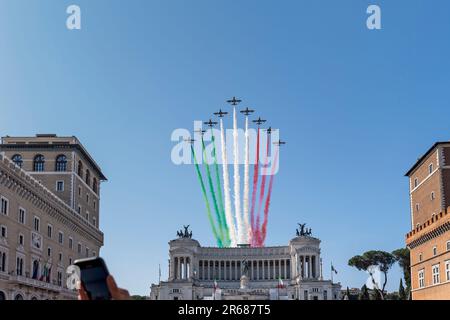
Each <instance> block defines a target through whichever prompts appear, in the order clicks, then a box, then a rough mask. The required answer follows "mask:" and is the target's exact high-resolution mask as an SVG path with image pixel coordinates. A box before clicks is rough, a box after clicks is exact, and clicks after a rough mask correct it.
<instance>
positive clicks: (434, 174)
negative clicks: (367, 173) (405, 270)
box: [406, 142, 450, 300]
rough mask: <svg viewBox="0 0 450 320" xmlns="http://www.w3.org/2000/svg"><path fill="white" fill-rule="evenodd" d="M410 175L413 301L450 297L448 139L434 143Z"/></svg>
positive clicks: (449, 156)
mask: <svg viewBox="0 0 450 320" xmlns="http://www.w3.org/2000/svg"><path fill="white" fill-rule="evenodd" d="M406 176H407V177H408V178H409V185H410V187H409V190H410V205H411V231H410V232H409V233H408V234H407V235H406V244H407V246H408V247H409V249H410V253H411V292H412V298H413V299H414V300H425V299H430V300H436V299H445V300H449V299H450V142H437V143H435V144H434V145H433V146H432V147H431V148H430V149H428V151H427V152H426V153H425V154H424V155H423V156H422V157H421V158H420V159H418V160H417V162H416V163H415V164H414V165H413V166H412V168H411V169H410V170H409V171H408V172H407V173H406Z"/></svg>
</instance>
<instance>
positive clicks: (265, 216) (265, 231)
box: [259, 146, 280, 246]
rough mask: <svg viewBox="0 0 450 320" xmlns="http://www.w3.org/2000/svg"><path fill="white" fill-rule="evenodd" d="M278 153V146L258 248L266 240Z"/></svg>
mask: <svg viewBox="0 0 450 320" xmlns="http://www.w3.org/2000/svg"><path fill="white" fill-rule="evenodd" d="M279 152H280V147H279V146H278V148H276V151H275V160H274V162H273V163H272V172H271V173H270V182H269V189H268V191H267V198H266V205H265V206H264V223H263V225H262V228H261V239H259V240H260V242H259V245H260V246H264V242H265V240H266V235H267V222H268V220H269V207H270V198H271V196H272V187H273V180H274V178H275V168H276V167H277V166H278V153H279Z"/></svg>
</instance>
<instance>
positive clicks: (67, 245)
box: [0, 135, 106, 300]
mask: <svg viewBox="0 0 450 320" xmlns="http://www.w3.org/2000/svg"><path fill="white" fill-rule="evenodd" d="M105 179H106V178H105V177H104V175H103V174H102V172H101V170H100V168H99V167H98V165H97V164H96V163H95V162H94V160H93V159H92V158H91V156H90V155H89V154H88V153H87V151H86V150H85V149H84V147H83V146H82V145H81V143H80V142H79V141H78V139H77V138H75V137H57V136H56V135H37V136H36V137H20V138H13V137H4V138H2V142H1V144H0V300H3V299H8V300H12V299H14V300H23V299H73V298H76V294H75V292H73V291H72V290H68V289H67V287H66V279H65V277H66V268H67V267H68V266H69V265H71V264H72V262H73V261H74V260H75V259H77V258H81V257H87V256H96V255H98V254H99V251H100V247H101V246H102V245H103V233H102V232H101V231H100V230H99V205H100V182H101V181H103V180H105Z"/></svg>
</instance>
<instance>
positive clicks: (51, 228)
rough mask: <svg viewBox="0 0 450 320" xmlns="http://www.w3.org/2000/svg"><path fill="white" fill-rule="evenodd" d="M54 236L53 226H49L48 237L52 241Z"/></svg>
mask: <svg viewBox="0 0 450 320" xmlns="http://www.w3.org/2000/svg"><path fill="white" fill-rule="evenodd" d="M52 235H53V227H52V225H51V224H49V225H47V236H48V237H49V238H50V239H51V238H52Z"/></svg>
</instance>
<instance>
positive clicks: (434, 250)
mask: <svg viewBox="0 0 450 320" xmlns="http://www.w3.org/2000/svg"><path fill="white" fill-rule="evenodd" d="M436 255H437V248H436V247H433V256H436Z"/></svg>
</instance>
